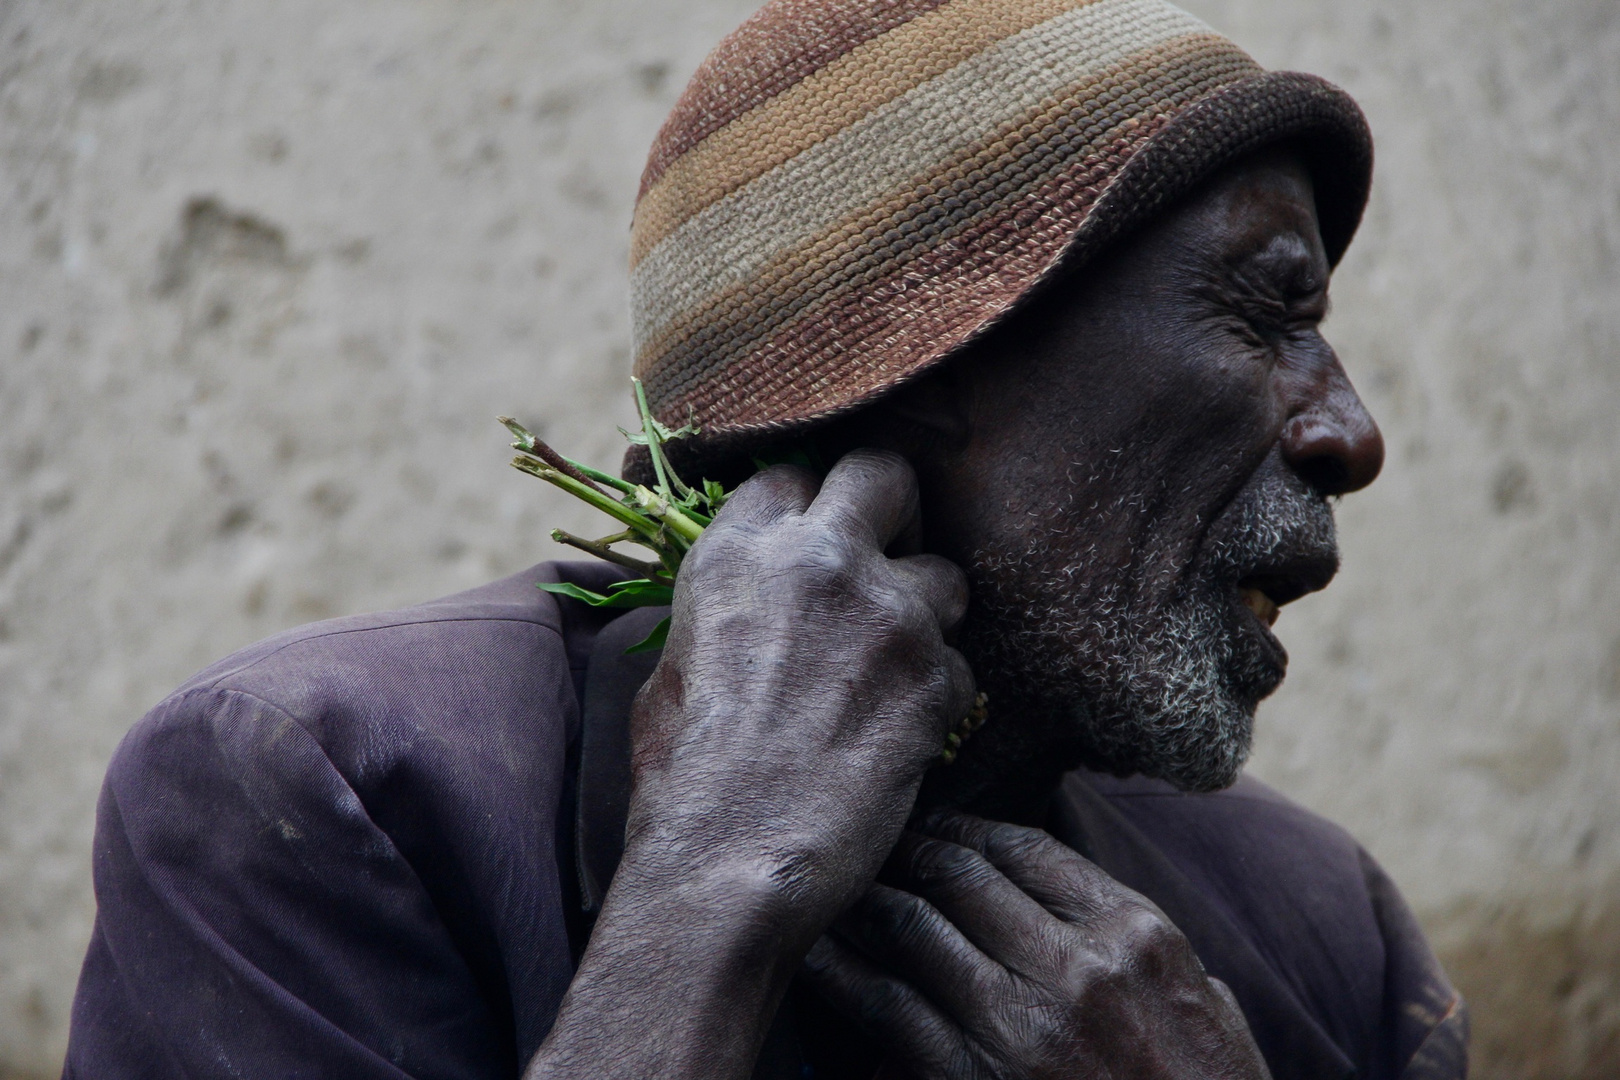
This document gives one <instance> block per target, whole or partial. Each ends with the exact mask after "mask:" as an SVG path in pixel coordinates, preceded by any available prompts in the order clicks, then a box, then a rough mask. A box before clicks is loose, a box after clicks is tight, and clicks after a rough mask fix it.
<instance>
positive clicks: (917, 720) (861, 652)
mask: <svg viewBox="0 0 1620 1080" xmlns="http://www.w3.org/2000/svg"><path fill="white" fill-rule="evenodd" d="M917 529H918V509H917V486H916V479H915V477H914V475H913V473H912V471H911V467H910V466H909V465H908V464H906V462H905V461H904V460H903V459H902V458H900V457H898V456H897V455H894V454H888V453H880V452H875V451H858V452H856V453H852V454H850V455H848V456H846V457H845V458H844V459H843V460H842V461H840V462H839V463H838V464H837V465H836V466H835V467H834V468H833V470H832V472H831V473H829V474H828V476H827V478H826V480H825V482H823V483H821V484H820V485H819V490H818V485H817V483H816V480H815V478H814V476H812V475H811V474H810V473H809V472H806V471H805V470H802V469H796V468H790V467H777V468H773V469H770V470H768V471H766V472H764V473H762V474H760V475H759V476H756V477H754V478H753V479H751V480H749V481H748V482H747V483H745V484H743V485H742V486H741V487H740V488H739V489H738V490H737V492H736V493H735V494H733V495H732V496H731V498H730V500H729V501H728V502H727V503H726V506H725V508H724V509H723V510H722V511H721V513H720V514H719V516H718V517H717V518H716V519H715V522H714V524H713V525H711V526H710V527H709V528H708V529H707V530H706V531H705V532H704V534H703V537H702V538H701V539H700V540H699V541H698V543H697V544H696V546H694V547H693V549H692V551H691V553H690V554H689V555H688V556H687V557H686V559H685V561H684V563H683V564H682V567H681V574H680V578H679V580H678V582H677V584H676V588H675V604H674V611H673V619H672V625H671V629H670V634H669V642H668V644H667V646H666V647H665V650H664V655H663V657H662V659H661V660H660V661H659V664H658V668H657V670H656V671H655V672H654V673H653V676H652V678H651V679H650V680H649V681H648V683H647V685H646V686H645V687H644V688H643V690H642V692H641V694H640V695H639V697H638V698H637V700H636V704H635V708H634V710H633V712H632V719H631V722H632V741H633V745H634V776H635V787H634V795H633V798H632V802H631V807H630V818H629V825H628V829H627V835H626V845H625V864H630V865H633V866H635V867H636V868H637V870H636V872H637V873H644V872H649V871H650V872H653V873H655V874H672V875H675V876H680V875H681V874H683V873H684V872H685V871H686V870H687V869H688V868H690V867H693V866H699V865H701V866H704V867H707V868H708V869H709V870H711V871H714V872H718V873H722V874H724V873H726V872H727V871H728V870H729V871H731V872H733V873H734V874H735V876H736V881H739V882H740V881H747V882H754V883H758V884H761V885H763V886H764V887H765V888H767V889H768V890H770V891H771V892H773V893H775V894H776V895H777V898H778V899H780V900H781V901H782V902H783V905H784V912H785V913H788V914H790V915H791V916H792V918H793V919H794V920H796V922H797V923H798V925H795V926H791V927H782V928H780V929H782V930H784V931H785V932H787V933H788V934H790V935H791V934H792V933H795V932H806V933H807V936H806V937H805V938H804V940H803V943H802V945H801V948H805V947H808V946H809V944H810V942H811V941H812V940H814V938H815V936H816V935H817V934H819V933H820V932H821V930H822V929H824V928H825V926H826V925H827V922H828V921H829V920H831V919H832V917H833V916H834V915H836V914H837V913H838V912H839V911H841V910H843V909H844V908H845V907H847V906H848V905H849V904H850V903H851V902H853V901H854V899H855V898H856V897H857V896H859V895H860V894H861V892H862V891H863V890H864V889H865V888H866V887H867V885H868V884H870V883H871V881H872V879H873V877H874V876H875V875H876V873H877V870H878V867H879V866H880V865H882V862H883V860H884V857H885V856H886V855H887V854H888V852H889V850H890V848H892V847H893V845H894V842H895V839H896V838H897V837H898V836H899V834H900V830H901V828H902V826H903V824H904V822H905V820H906V817H907V815H908V814H910V812H911V808H912V803H913V802H914V801H915V798H916V794H917V788H918V785H919V784H920V782H921V779H922V774H923V771H924V770H925V769H926V768H927V767H928V765H929V764H930V763H931V762H932V761H933V760H934V759H935V758H936V757H937V756H938V754H939V752H940V750H941V748H942V747H943V745H944V739H945V735H946V733H947V732H948V731H949V729H950V726H951V724H952V722H953V721H955V720H957V719H959V718H961V717H962V716H964V715H966V713H967V711H968V709H969V708H970V707H971V705H972V698H973V677H972V673H971V672H970V671H969V669H968V665H967V662H966V661H965V660H964V659H963V658H962V656H961V654H960V653H958V652H957V651H956V650H955V649H953V648H951V647H950V646H948V645H947V644H946V643H945V638H946V635H948V634H949V633H950V632H951V631H952V630H953V629H954V628H955V626H956V624H957V623H958V622H959V621H960V620H961V618H962V616H963V613H964V611H965V609H966V606H967V584H966V579H965V577H964V576H963V574H962V572H961V571H960V570H958V569H957V568H956V567H955V566H954V565H952V564H951V563H949V562H947V561H945V560H944V559H941V558H939V557H937V556H933V555H912V556H910V557H906V558H895V559H891V558H888V557H886V556H885V554H884V552H885V550H886V549H888V548H890V547H891V546H896V545H897V542H900V543H901V544H903V542H904V541H905V539H906V538H907V537H908V536H909V537H911V538H912V542H915V541H914V538H915V534H916V532H917Z"/></svg>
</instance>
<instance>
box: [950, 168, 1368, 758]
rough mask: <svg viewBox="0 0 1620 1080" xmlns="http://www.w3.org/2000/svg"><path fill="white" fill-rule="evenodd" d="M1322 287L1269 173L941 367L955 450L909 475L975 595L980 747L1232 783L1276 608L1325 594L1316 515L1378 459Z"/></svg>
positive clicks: (1299, 200)
mask: <svg viewBox="0 0 1620 1080" xmlns="http://www.w3.org/2000/svg"><path fill="white" fill-rule="evenodd" d="M1328 273H1329V268H1328V264H1327V260H1326V257H1325V255H1324V253H1323V248H1322V241H1321V237H1320V235H1319V233H1318V228H1317V219H1316V209H1315V203H1314V199H1313V196H1312V192H1311V185H1310V181H1309V178H1308V175H1307V174H1306V172H1305V171H1304V169H1303V168H1302V167H1301V166H1300V165H1299V164H1298V163H1297V161H1296V160H1295V159H1294V158H1293V157H1292V156H1290V155H1287V154H1285V153H1282V152H1277V151H1273V152H1268V153H1266V154H1263V155H1260V156H1257V157H1254V158H1251V159H1248V160H1246V161H1245V162H1243V163H1241V164H1239V165H1237V166H1235V167H1233V168H1231V169H1228V170H1227V171H1225V172H1223V173H1221V174H1220V175H1218V176H1216V177H1215V178H1214V179H1213V180H1212V181H1211V182H1210V183H1209V184H1207V185H1205V187H1204V188H1202V189H1201V190H1200V192H1199V193H1198V194H1197V195H1195V196H1194V197H1193V198H1191V199H1190V200H1188V201H1186V202H1185V203H1183V204H1181V205H1180V206H1179V207H1178V208H1176V209H1175V210H1173V211H1171V212H1170V213H1168V214H1167V215H1166V216H1164V217H1163V218H1161V219H1160V220H1159V221H1157V222H1156V223H1155V224H1153V225H1152V226H1151V227H1150V228H1148V229H1146V230H1145V231H1143V232H1142V233H1139V234H1136V235H1134V236H1133V237H1131V238H1130V239H1128V240H1126V241H1125V242H1124V243H1123V244H1121V245H1119V246H1118V248H1117V250H1116V251H1115V253H1114V254H1113V255H1112V256H1110V257H1107V258H1104V259H1102V260H1100V261H1098V262H1096V263H1094V264H1091V265H1090V266H1088V267H1087V268H1086V269H1085V270H1084V271H1082V272H1081V273H1079V274H1077V275H1074V276H1072V277H1071V278H1069V279H1067V280H1065V281H1063V282H1061V283H1060V284H1059V285H1057V286H1056V287H1055V288H1054V289H1052V290H1051V291H1049V292H1048V293H1047V294H1045V296H1043V297H1042V298H1041V299H1040V300H1039V301H1038V302H1037V303H1036V304H1035V305H1033V306H1032V307H1031V308H1029V309H1027V310H1025V311H1023V312H1020V313H1019V314H1018V315H1017V316H1015V317H1014V318H1013V319H1011V320H1009V322H1008V323H1007V324H1005V325H1004V326H1002V327H1001V328H1000V329H998V330H997V331H995V332H994V333H992V334H991V335H990V336H988V337H987V338H985V339H984V340H983V341H982V342H980V343H979V344H978V345H977V346H976V347H975V348H974V349H973V350H972V353H971V355H967V356H964V357H962V358H961V362H960V363H959V364H957V365H956V366H955V367H954V368H953V376H954V378H956V379H957V380H958V387H957V390H956V391H955V392H954V393H953V394H952V396H953V397H954V398H956V399H957V400H958V401H959V402H960V403H962V407H963V408H965V409H966V411H967V412H968V414H969V415H967V416H966V417H965V418H964V419H965V425H964V429H963V430H964V431H966V432H967V434H966V436H965V441H963V442H962V443H961V445H960V446H959V447H958V448H957V449H956V450H954V451H952V452H949V453H946V454H942V455H937V456H933V457H932V459H931V460H928V461H925V462H923V463H921V465H920V471H921V473H922V480H923V483H924V492H925V499H924V506H925V514H926V515H927V518H928V531H929V534H930V541H931V546H933V547H934V548H935V549H936V550H940V551H942V552H943V553H944V554H947V555H949V556H951V557H953V558H955V559H956V560H957V561H958V562H960V563H961V564H962V565H963V566H964V567H966V568H967V570H968V573H969V576H970V578H971V579H972V585H973V596H974V607H973V610H972V612H971V614H970V617H969V623H968V626H967V628H966V630H965V636H964V641H963V648H964V651H965V652H967V654H968V657H969V659H970V660H971V661H972V662H973V664H974V667H975V671H976V672H977V673H978V675H979V677H980V680H981V682H982V683H983V684H984V685H985V686H986V687H987V688H989V689H990V692H991V694H992V700H993V702H994V703H995V704H993V706H992V713H993V717H994V719H993V722H992V725H991V728H997V727H1003V726H1005V727H1006V730H1005V731H1004V732H1003V733H1002V734H1001V736H1000V737H999V738H985V740H984V741H985V745H984V747H983V749H984V750H985V751H991V750H992V747H994V746H997V745H998V744H999V746H1000V749H999V750H997V751H994V752H999V753H1007V752H1008V751H1009V750H1012V751H1013V752H1014V753H1015V754H1018V749H1019V748H1018V746H1017V744H1018V743H1019V742H1022V743H1023V744H1024V745H1023V747H1022V753H1021V754H1018V756H1023V757H1028V756H1030V752H1031V750H1032V748H1033V747H1034V746H1035V745H1036V744H1040V745H1044V746H1047V747H1049V748H1051V751H1056V752H1057V753H1058V755H1059V756H1061V754H1062V751H1063V750H1064V749H1067V750H1068V751H1069V752H1070V753H1072V754H1073V755H1074V756H1076V757H1078V758H1080V759H1082V760H1086V761H1088V762H1089V763H1091V764H1094V765H1097V766H1101V767H1105V768H1110V769H1113V770H1115V771H1120V772H1131V771H1140V772H1144V773H1147V774H1149V775H1155V776H1161V777H1164V778H1166V779H1169V780H1171V781H1173V782H1175V783H1177V784H1178V785H1180V786H1183V787H1186V788H1192V789H1213V788H1219V787H1223V786H1225V785H1227V784H1230V783H1231V782H1232V780H1234V779H1235V778H1236V776H1237V773H1238V770H1239V769H1240V768H1241V767H1242V764H1243V762H1244V760H1245V759H1246V758H1247V755H1248V750H1249V743H1250V736H1251V729H1252V723H1253V716H1254V709H1255V706H1256V705H1257V704H1258V702H1259V701H1260V700H1261V699H1262V698H1264V697H1265V696H1266V695H1268V694H1270V693H1271V692H1272V691H1273V690H1274V689H1276V687H1277V685H1278V684H1279V683H1280V682H1281V681H1282V677H1283V672H1284V668H1285V666H1286V663H1287V654H1286V653H1285V651H1284V650H1283V647H1282V645H1281V643H1280V642H1279V641H1278V640H1277V638H1276V637H1274V636H1273V634H1272V630H1271V623H1272V622H1273V621H1274V620H1275V618H1276V612H1277V608H1278V607H1279V606H1281V605H1283V604H1286V603H1288V602H1289V601H1291V600H1294V599H1296V598H1298V597H1299V596H1301V595H1304V594H1305V593H1307V592H1310V591H1313V590H1315V589H1319V588H1321V587H1323V586H1324V585H1326V584H1327V582H1328V580H1329V579H1330V578H1331V577H1332V576H1333V573H1334V571H1335V569H1336V567H1337V563H1338V553H1337V548H1336V544H1335V540H1334V527H1333V516H1332V512H1331V510H1330V508H1329V506H1328V502H1327V500H1328V498H1329V497H1330V496H1334V495H1339V494H1343V493H1345V492H1347V491H1352V490H1355V489H1357V488H1360V487H1362V486H1364V485H1366V484H1368V483H1370V482H1371V481H1372V479H1373V477H1374V476H1375V475H1376V474H1377V472H1378V469H1379V467H1380V465H1381V463H1382V459H1383V444H1382V440H1381V438H1380V436H1379V434H1378V429H1377V427H1376V425H1375V424H1374V423H1373V420H1372V418H1371V417H1370V416H1369V415H1368V414H1367V412H1366V409H1365V408H1364V407H1363V405H1362V403H1361V401H1360V399H1359V398H1358V397H1357V396H1356V393H1355V391H1354V390H1353V389H1352V388H1351V386H1350V383H1349V380H1348V379H1347V378H1346V376H1345V374H1344V371H1343V369H1342V368H1341V367H1340V365H1339V362H1338V358H1337V357H1336V356H1335V355H1334V353H1333V350H1332V349H1331V348H1330V347H1329V346H1328V344H1327V342H1326V341H1324V340H1323V338H1322V336H1321V334H1320V333H1319V329H1318V324H1319V323H1320V322H1321V320H1322V318H1323V317H1324V315H1325V314H1326V311H1327V286H1328ZM1009 711H1011V712H1012V713H1014V715H1009ZM1018 713H1022V714H1023V715H1016V714H1018ZM990 734H991V729H989V728H987V729H986V732H985V733H984V735H985V736H986V737H988V736H990ZM1009 743H1011V744H1012V745H1009ZM970 745H971V744H970Z"/></svg>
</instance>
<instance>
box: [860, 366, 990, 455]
mask: <svg viewBox="0 0 1620 1080" xmlns="http://www.w3.org/2000/svg"><path fill="white" fill-rule="evenodd" d="M970 394H971V387H970V383H969V380H968V379H967V378H966V377H964V375H963V373H962V370H961V365H958V364H952V363H949V362H947V363H944V364H941V365H940V366H939V367H937V368H935V369H934V370H933V371H930V372H928V373H926V374H925V375H922V376H921V377H919V378H917V379H914V380H913V381H911V382H909V383H906V384H905V385H903V386H901V387H900V388H899V389H897V390H895V391H894V392H893V393H892V394H890V395H889V396H888V397H887V398H885V399H883V401H881V402H880V403H879V405H878V408H877V410H875V411H877V412H879V413H882V414H886V415H888V416H890V417H893V418H894V419H897V420H901V421H904V422H906V423H908V424H910V425H912V426H914V427H916V428H919V429H921V432H922V434H923V435H924V436H925V437H927V438H929V439H931V440H937V441H938V442H939V443H941V444H942V445H943V446H944V448H945V449H947V450H956V449H959V448H961V447H963V446H966V445H967V442H968V438H969V436H971V435H972V433H973V410H972V409H971V407H970V402H969V397H970Z"/></svg>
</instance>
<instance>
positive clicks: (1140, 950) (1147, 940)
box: [1118, 902, 1188, 967]
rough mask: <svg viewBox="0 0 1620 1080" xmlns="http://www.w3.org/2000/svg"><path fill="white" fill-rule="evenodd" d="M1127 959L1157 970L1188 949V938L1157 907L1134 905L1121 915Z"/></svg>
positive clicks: (1122, 936)
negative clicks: (1148, 965)
mask: <svg viewBox="0 0 1620 1080" xmlns="http://www.w3.org/2000/svg"><path fill="white" fill-rule="evenodd" d="M1118 918H1119V921H1120V926H1121V940H1122V943H1123V945H1124V952H1125V954H1126V956H1127V957H1128V958H1130V959H1132V960H1135V961H1136V962H1139V963H1141V962H1145V963H1148V964H1150V965H1152V966H1154V967H1158V966H1161V965H1163V964H1165V963H1168V962H1170V961H1173V960H1176V959H1179V958H1180V957H1181V956H1182V955H1183V954H1184V953H1185V952H1186V950H1187V948H1188V946H1187V938H1186V936H1185V935H1183V934H1182V932H1181V931H1180V930H1179V929H1177V927H1176V925H1175V924H1174V923H1172V922H1171V921H1170V920H1169V919H1168V918H1167V917H1166V916H1165V914H1164V913H1163V912H1162V911H1160V910H1159V909H1158V908H1156V907H1153V906H1152V905H1150V904H1145V903H1140V902H1137V903H1132V904H1128V905H1126V906H1125V909H1124V910H1123V911H1122V912H1121V913H1120V915H1119V916H1118Z"/></svg>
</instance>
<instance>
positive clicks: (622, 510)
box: [512, 457, 702, 543]
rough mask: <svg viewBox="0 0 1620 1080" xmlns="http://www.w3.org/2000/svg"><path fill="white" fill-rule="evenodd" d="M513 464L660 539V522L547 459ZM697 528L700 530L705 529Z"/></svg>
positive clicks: (519, 459) (516, 460)
mask: <svg viewBox="0 0 1620 1080" xmlns="http://www.w3.org/2000/svg"><path fill="white" fill-rule="evenodd" d="M512 467H513V468H514V469H517V470H518V471H519V472H526V473H528V474H529V475H530V476H538V477H539V478H540V479H542V480H544V481H545V482H546V483H548V484H552V485H554V486H556V487H560V488H562V489H563V490H564V491H566V492H568V493H569V494H570V495H573V496H574V497H575V498H578V499H583V500H585V501H586V502H588V503H590V504H591V505H592V506H594V507H596V508H597V509H598V510H600V511H602V512H603V513H604V514H608V515H609V516H611V517H613V518H616V519H617V520H619V521H621V522H623V523H624V524H626V525H628V526H629V527H630V528H631V529H632V530H634V531H635V532H638V533H640V534H641V535H642V536H645V537H646V538H647V539H648V540H653V541H656V540H657V538H658V533H659V532H660V526H659V523H658V522H655V521H653V520H651V519H650V518H648V517H646V516H645V515H643V514H638V513H637V512H636V511H635V510H633V509H631V508H630V507H628V506H626V505H624V504H623V503H621V502H619V501H618V500H617V499H614V498H611V497H610V496H608V495H607V494H606V493H604V492H602V491H599V490H598V489H597V488H596V487H594V486H593V485H590V484H584V483H581V482H580V481H578V480H575V479H574V478H573V477H572V476H569V475H568V474H567V473H564V472H560V471H559V470H557V469H554V468H552V467H551V466H550V465H547V464H546V463H545V462H543V461H540V460H539V459H537V458H532V457H516V458H513V459H512ZM642 490H643V491H645V490H646V489H645V488H643V489H642ZM647 494H649V495H651V494H652V493H651V492H647ZM687 524H688V525H690V526H691V527H692V528H697V527H696V525H693V524H692V523H691V522H690V521H688V522H687ZM698 531H699V532H701V531H702V530H698ZM692 539H696V536H693V537H692ZM688 543H690V541H688Z"/></svg>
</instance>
